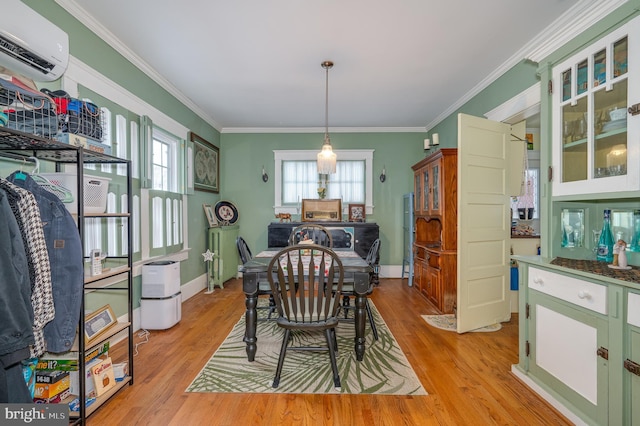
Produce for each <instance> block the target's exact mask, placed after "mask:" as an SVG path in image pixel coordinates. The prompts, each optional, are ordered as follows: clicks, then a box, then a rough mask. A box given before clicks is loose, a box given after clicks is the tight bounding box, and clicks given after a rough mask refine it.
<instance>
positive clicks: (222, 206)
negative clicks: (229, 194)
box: [213, 201, 238, 225]
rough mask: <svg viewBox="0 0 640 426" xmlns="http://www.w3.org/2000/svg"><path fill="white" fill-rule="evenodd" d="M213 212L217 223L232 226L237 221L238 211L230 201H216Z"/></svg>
mask: <svg viewBox="0 0 640 426" xmlns="http://www.w3.org/2000/svg"><path fill="white" fill-rule="evenodd" d="M213 211H214V212H215V214H216V218H218V221H219V222H223V223H228V224H230V225H233V224H234V223H236V222H237V221H238V209H237V208H236V206H234V205H233V203H231V202H230V201H218V202H217V203H216V205H215V207H214V209H213Z"/></svg>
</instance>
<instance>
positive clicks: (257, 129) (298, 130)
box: [220, 127, 426, 134]
mask: <svg viewBox="0 0 640 426" xmlns="http://www.w3.org/2000/svg"><path fill="white" fill-rule="evenodd" d="M425 131H426V130H425V128H424V127H335V128H334V127H330V128H329V134H332V133H424V132H425ZM220 133H324V127H225V128H224V129H222V131H221V132H220Z"/></svg>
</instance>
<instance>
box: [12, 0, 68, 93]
mask: <svg viewBox="0 0 640 426" xmlns="http://www.w3.org/2000/svg"><path fill="white" fill-rule="evenodd" d="M2 3H3V5H2V18H0V66H2V67H5V68H8V69H9V70H10V71H13V72H14V73H17V74H21V75H24V76H25V77H28V78H30V79H32V80H36V81H52V80H57V79H58V78H60V76H62V73H63V72H64V71H65V70H66V69H67V64H68V63H69V36H67V33H65V32H64V31H62V30H61V29H60V28H58V27H56V26H55V25H54V24H52V23H51V22H49V21H48V20H47V19H46V18H44V17H43V16H42V15H39V14H38V13H36V11H34V10H33V9H31V8H30V7H28V6H27V5H25V4H24V3H22V2H21V1H20V0H3V1H2Z"/></svg>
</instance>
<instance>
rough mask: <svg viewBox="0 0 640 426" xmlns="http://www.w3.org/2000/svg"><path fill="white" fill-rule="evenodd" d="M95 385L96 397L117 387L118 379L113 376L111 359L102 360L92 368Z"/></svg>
mask: <svg viewBox="0 0 640 426" xmlns="http://www.w3.org/2000/svg"><path fill="white" fill-rule="evenodd" d="M91 375H92V376H93V385H94V387H95V389H96V396H100V395H102V394H104V393H105V392H107V391H108V390H109V389H111V388H112V387H114V386H115V385H116V378H115V376H114V374H113V363H112V362H111V357H106V358H103V359H101V360H100V362H98V363H97V364H96V365H94V366H92V367H91Z"/></svg>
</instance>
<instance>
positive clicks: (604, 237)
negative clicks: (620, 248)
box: [596, 209, 613, 263]
mask: <svg viewBox="0 0 640 426" xmlns="http://www.w3.org/2000/svg"><path fill="white" fill-rule="evenodd" d="M596 260H598V261H601V262H607V263H611V262H613V233H612V232H611V210H609V209H606V210H605V211H604V219H603V222H602V232H601V233H600V238H599V240H598V252H597V254H596Z"/></svg>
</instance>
